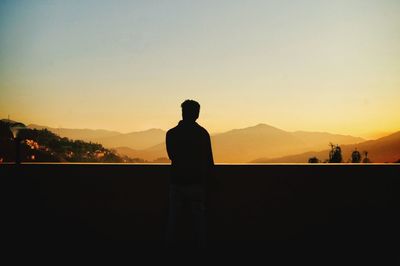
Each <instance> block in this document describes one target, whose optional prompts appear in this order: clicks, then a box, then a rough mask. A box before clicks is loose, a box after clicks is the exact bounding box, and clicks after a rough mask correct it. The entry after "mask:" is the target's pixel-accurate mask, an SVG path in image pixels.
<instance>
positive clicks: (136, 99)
mask: <svg viewBox="0 0 400 266" xmlns="http://www.w3.org/2000/svg"><path fill="white" fill-rule="evenodd" d="M399 14H400V1H398V0H375V1H371V0H340V1H332V0H331V1H329V0H326V1H325V0H319V1H317V0H302V1H294V0H291V1H289V0H276V1H266V0H263V1H233V0H229V1H215V0H214V1H204V0H202V1H187V0H182V1H122V0H121V1H99V0H93V1H89V0H86V1H83V0H79V1H78V0H76V1H74V0H68V1H67V0H65V1H39V0H38V1H15V0H13V1H4V0H3V1H0V118H7V116H8V115H10V116H11V119H13V120H17V121H21V122H24V123H26V124H29V123H35V124H42V125H47V126H52V127H67V128H93V129H97V128H101V129H110V130H117V131H121V132H128V131H136V130H144V129H148V128H162V129H167V128H169V127H172V126H174V125H175V124H176V123H177V122H178V120H179V119H180V103H181V102H182V101H183V100H185V99H195V100H198V101H199V102H200V104H201V106H202V108H201V114H200V116H201V117H200V119H199V123H200V124H202V125H203V126H205V127H206V128H207V129H209V131H210V132H222V131H226V130H229V129H232V128H241V127H247V126H253V125H256V124H258V123H267V124H270V125H273V126H276V127H279V128H282V129H284V130H289V131H292V130H309V131H328V132H332V133H342V134H352V135H360V136H367V137H368V136H372V135H377V134H381V133H387V132H393V131H397V130H400V15H399Z"/></svg>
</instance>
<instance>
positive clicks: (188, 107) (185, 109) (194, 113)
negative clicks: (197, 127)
mask: <svg viewBox="0 0 400 266" xmlns="http://www.w3.org/2000/svg"><path fill="white" fill-rule="evenodd" d="M181 107H182V115H183V117H184V118H188V119H193V120H196V119H197V118H198V117H199V113H200V104H199V103H198V102H196V101H193V100H186V101H184V102H183V103H182V104H181Z"/></svg>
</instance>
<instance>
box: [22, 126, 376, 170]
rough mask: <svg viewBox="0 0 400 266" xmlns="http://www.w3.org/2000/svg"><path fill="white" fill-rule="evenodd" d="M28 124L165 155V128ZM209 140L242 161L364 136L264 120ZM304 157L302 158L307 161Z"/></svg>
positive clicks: (231, 159) (220, 156) (150, 156)
mask: <svg viewBox="0 0 400 266" xmlns="http://www.w3.org/2000/svg"><path fill="white" fill-rule="evenodd" d="M28 127H30V128H38V129H41V128H47V129H48V130H50V131H52V132H54V133H56V134H59V135H60V136H62V137H68V138H71V139H82V140H85V141H92V142H96V143H100V144H102V145H104V146H105V147H106V148H112V149H114V150H116V151H117V152H118V153H119V154H121V155H127V156H129V157H131V158H141V159H145V160H147V161H154V160H157V159H160V158H164V159H166V158H167V153H166V149H165V142H164V140H165V134H166V131H164V130H162V129H149V130H146V131H139V132H131V133H120V132H116V131H107V130H91V129H65V128H49V127H45V126H38V125H29V126H28ZM211 142H212V146H213V152H214V158H215V161H216V162H226V163H245V162H267V161H269V160H272V159H274V158H282V157H284V156H288V155H293V154H302V153H306V152H309V151H323V150H325V149H326V148H328V147H329V143H330V142H332V143H334V144H339V145H349V144H357V143H364V142H365V139H363V138H359V137H354V136H349V135H339V134H330V133H326V132H307V131H295V132H289V131H285V130H282V129H279V128H276V127H273V126H270V125H267V124H258V125H256V126H252V127H247V128H242V129H234V130H230V131H227V132H224V133H219V134H214V135H211ZM371 156H372V154H371ZM371 158H372V157H371ZM321 159H322V157H321ZM162 160H163V159H162ZM162 160H161V161H162ZM307 160H308V158H307ZM307 160H305V161H302V162H307ZM288 162H289V161H288Z"/></svg>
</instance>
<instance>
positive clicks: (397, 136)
mask: <svg viewBox="0 0 400 266" xmlns="http://www.w3.org/2000/svg"><path fill="white" fill-rule="evenodd" d="M341 148H342V155H343V160H344V161H345V162H346V161H347V160H348V159H349V158H350V157H351V153H352V152H353V151H354V150H355V149H356V148H357V150H358V151H360V152H361V153H362V152H363V151H368V158H369V159H370V160H371V161H372V162H376V163H384V162H395V161H398V160H399V159H400V131H398V132H396V133H394V134H391V135H389V136H386V137H383V138H379V139H376V140H369V141H364V142H361V143H358V144H350V145H341ZM328 154H329V149H325V150H323V151H310V152H304V153H300V154H295V155H290V156H283V157H279V158H273V159H271V158H260V159H257V160H254V161H252V162H253V163H306V162H308V159H309V158H310V157H313V156H316V157H317V158H318V159H320V160H321V161H324V160H325V159H327V158H328Z"/></svg>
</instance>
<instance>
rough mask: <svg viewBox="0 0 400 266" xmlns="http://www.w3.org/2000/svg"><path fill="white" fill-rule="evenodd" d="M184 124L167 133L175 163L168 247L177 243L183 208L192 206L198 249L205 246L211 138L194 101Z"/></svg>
mask: <svg viewBox="0 0 400 266" xmlns="http://www.w3.org/2000/svg"><path fill="white" fill-rule="evenodd" d="M181 107H182V118H183V119H182V120H181V121H179V124H178V125H177V126H176V127H174V128H172V129H170V130H169V131H168V132H167V137H166V144H167V152H168V156H169V158H170V159H171V161H172V165H171V180H170V195H169V216H168V226H167V244H168V245H170V246H174V245H176V244H177V243H178V241H177V232H178V230H177V229H178V228H177V224H179V223H178V220H179V217H181V216H182V210H183V209H184V206H189V207H190V211H191V213H192V218H193V228H194V236H195V240H196V245H197V246H198V247H205V245H206V206H205V197H206V184H207V180H208V179H209V178H210V175H211V172H212V168H213V166H214V160H213V155H212V150H211V141H210V135H209V134H208V132H207V130H205V129H204V128H203V127H201V126H200V125H199V124H197V123H196V120H197V118H198V117H199V113H200V104H199V103H198V102H196V101H193V100H186V101H184V102H183V103H182V105H181Z"/></svg>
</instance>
